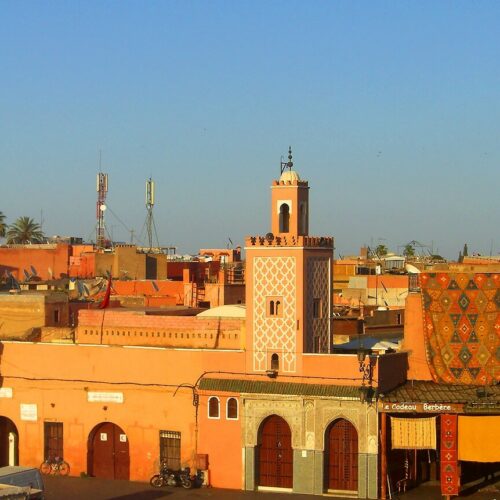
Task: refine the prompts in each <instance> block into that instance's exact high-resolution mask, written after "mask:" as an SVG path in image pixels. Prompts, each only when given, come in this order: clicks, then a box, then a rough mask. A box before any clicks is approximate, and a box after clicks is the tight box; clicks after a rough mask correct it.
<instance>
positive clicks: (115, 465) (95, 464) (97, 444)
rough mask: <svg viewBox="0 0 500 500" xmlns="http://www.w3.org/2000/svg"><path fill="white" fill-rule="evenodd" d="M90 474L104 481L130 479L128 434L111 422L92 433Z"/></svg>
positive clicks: (101, 425) (103, 424)
mask: <svg viewBox="0 0 500 500" xmlns="http://www.w3.org/2000/svg"><path fill="white" fill-rule="evenodd" d="M89 462H90V464H89V465H90V471H89V472H90V473H91V475H92V476H94V477H102V478H103V479H129V476H130V455H129V444H128V439H127V436H126V434H125V433H124V432H123V430H122V429H121V428H120V427H118V426H117V425H115V424H113V423H111V422H105V423H102V424H99V425H98V426H97V427H95V429H94V430H93V432H92V433H91V439H90V450H89Z"/></svg>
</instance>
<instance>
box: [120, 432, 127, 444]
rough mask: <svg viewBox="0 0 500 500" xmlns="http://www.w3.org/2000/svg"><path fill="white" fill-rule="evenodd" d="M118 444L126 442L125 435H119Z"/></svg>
mask: <svg viewBox="0 0 500 500" xmlns="http://www.w3.org/2000/svg"><path fill="white" fill-rule="evenodd" d="M120 442H121V443H126V442H127V435H126V434H120Z"/></svg>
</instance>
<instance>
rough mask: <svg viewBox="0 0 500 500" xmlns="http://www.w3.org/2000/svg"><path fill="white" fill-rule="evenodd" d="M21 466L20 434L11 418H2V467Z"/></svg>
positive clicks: (0, 461) (0, 452)
mask: <svg viewBox="0 0 500 500" xmlns="http://www.w3.org/2000/svg"><path fill="white" fill-rule="evenodd" d="M7 465H19V433H18V432H17V427H16V424H14V422H12V420H11V419H10V418H7V417H0V467H4V466H7Z"/></svg>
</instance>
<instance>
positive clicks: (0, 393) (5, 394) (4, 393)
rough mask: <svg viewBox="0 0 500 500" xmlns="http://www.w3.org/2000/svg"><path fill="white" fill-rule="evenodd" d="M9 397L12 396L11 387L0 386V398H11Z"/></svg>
mask: <svg viewBox="0 0 500 500" xmlns="http://www.w3.org/2000/svg"><path fill="white" fill-rule="evenodd" d="M11 397H12V387H2V388H0V398H11Z"/></svg>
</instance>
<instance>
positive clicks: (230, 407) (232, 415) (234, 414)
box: [226, 398, 238, 420]
mask: <svg viewBox="0 0 500 500" xmlns="http://www.w3.org/2000/svg"><path fill="white" fill-rule="evenodd" d="M226 417H227V419H228V420H238V400H237V399H236V398H229V399H228V400H227V414H226Z"/></svg>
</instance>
